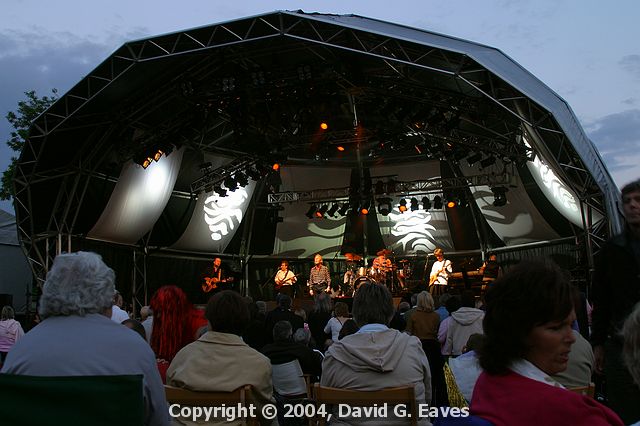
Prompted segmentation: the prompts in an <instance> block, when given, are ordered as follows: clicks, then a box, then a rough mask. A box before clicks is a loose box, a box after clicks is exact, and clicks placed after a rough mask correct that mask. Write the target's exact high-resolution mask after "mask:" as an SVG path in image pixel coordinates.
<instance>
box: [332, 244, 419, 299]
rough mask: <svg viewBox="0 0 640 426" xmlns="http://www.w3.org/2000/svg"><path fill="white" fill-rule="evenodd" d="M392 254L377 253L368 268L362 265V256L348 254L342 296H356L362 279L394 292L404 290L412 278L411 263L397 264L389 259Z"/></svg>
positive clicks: (385, 252) (387, 251)
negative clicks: (407, 281) (381, 285)
mask: <svg viewBox="0 0 640 426" xmlns="http://www.w3.org/2000/svg"><path fill="white" fill-rule="evenodd" d="M391 254H392V252H391V250H388V249H383V250H380V251H379V252H377V253H376V255H377V257H376V258H375V259H374V260H373V262H372V264H371V266H370V267H368V268H367V267H365V266H363V264H362V256H360V255H358V254H355V253H346V254H345V258H346V260H347V267H346V272H345V273H344V276H343V279H342V286H341V290H342V294H343V295H349V296H350V295H352V294H354V293H355V291H356V290H357V288H356V287H357V285H358V284H359V283H360V282H361V281H363V280H358V278H361V277H366V278H368V279H370V280H373V281H375V282H377V283H379V284H384V285H386V286H387V287H388V288H389V290H391V291H392V292H394V291H401V290H403V289H404V288H405V284H406V280H407V279H409V278H411V273H412V270H411V269H412V266H411V262H410V261H409V260H406V259H405V260H400V261H398V262H397V264H396V263H394V262H393V261H392V260H391V258H388V257H387V256H389V255H391Z"/></svg>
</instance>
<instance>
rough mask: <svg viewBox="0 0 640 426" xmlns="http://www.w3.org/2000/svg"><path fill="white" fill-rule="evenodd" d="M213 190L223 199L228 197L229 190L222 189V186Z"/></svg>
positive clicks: (217, 186) (216, 186)
mask: <svg viewBox="0 0 640 426" xmlns="http://www.w3.org/2000/svg"><path fill="white" fill-rule="evenodd" d="M213 190H214V191H215V192H216V194H218V195H219V196H221V197H226V195H227V190H226V189H224V188H223V187H221V186H220V185H215V186H214V187H213Z"/></svg>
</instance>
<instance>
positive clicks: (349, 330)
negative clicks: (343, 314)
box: [338, 318, 360, 340]
mask: <svg viewBox="0 0 640 426" xmlns="http://www.w3.org/2000/svg"><path fill="white" fill-rule="evenodd" d="M358 330H360V327H358V324H356V322H355V321H354V320H353V319H351V318H349V319H348V320H346V321H345V322H344V324H342V328H341V329H340V333H339V334H338V340H342V339H343V338H345V337H346V336H350V335H352V334H354V333H357V332H358Z"/></svg>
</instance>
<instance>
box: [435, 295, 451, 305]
mask: <svg viewBox="0 0 640 426" xmlns="http://www.w3.org/2000/svg"><path fill="white" fill-rule="evenodd" d="M449 299H451V295H450V294H449V293H444V294H441V295H440V297H439V298H438V307H440V306H445V305H446V304H447V300H449Z"/></svg>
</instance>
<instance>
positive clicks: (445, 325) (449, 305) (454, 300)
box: [438, 295, 461, 355]
mask: <svg viewBox="0 0 640 426" xmlns="http://www.w3.org/2000/svg"><path fill="white" fill-rule="evenodd" d="M460 306H461V303H460V296H458V295H452V296H451V297H450V298H449V299H448V300H447V301H446V303H445V307H446V309H447V312H449V316H448V317H446V318H445V319H444V320H442V322H440V327H439V328H438V342H440V345H441V346H442V351H441V353H442V355H448V352H445V343H446V342H447V333H448V332H449V324H451V321H453V318H451V314H452V313H454V312H455V311H457V310H458V309H460Z"/></svg>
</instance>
